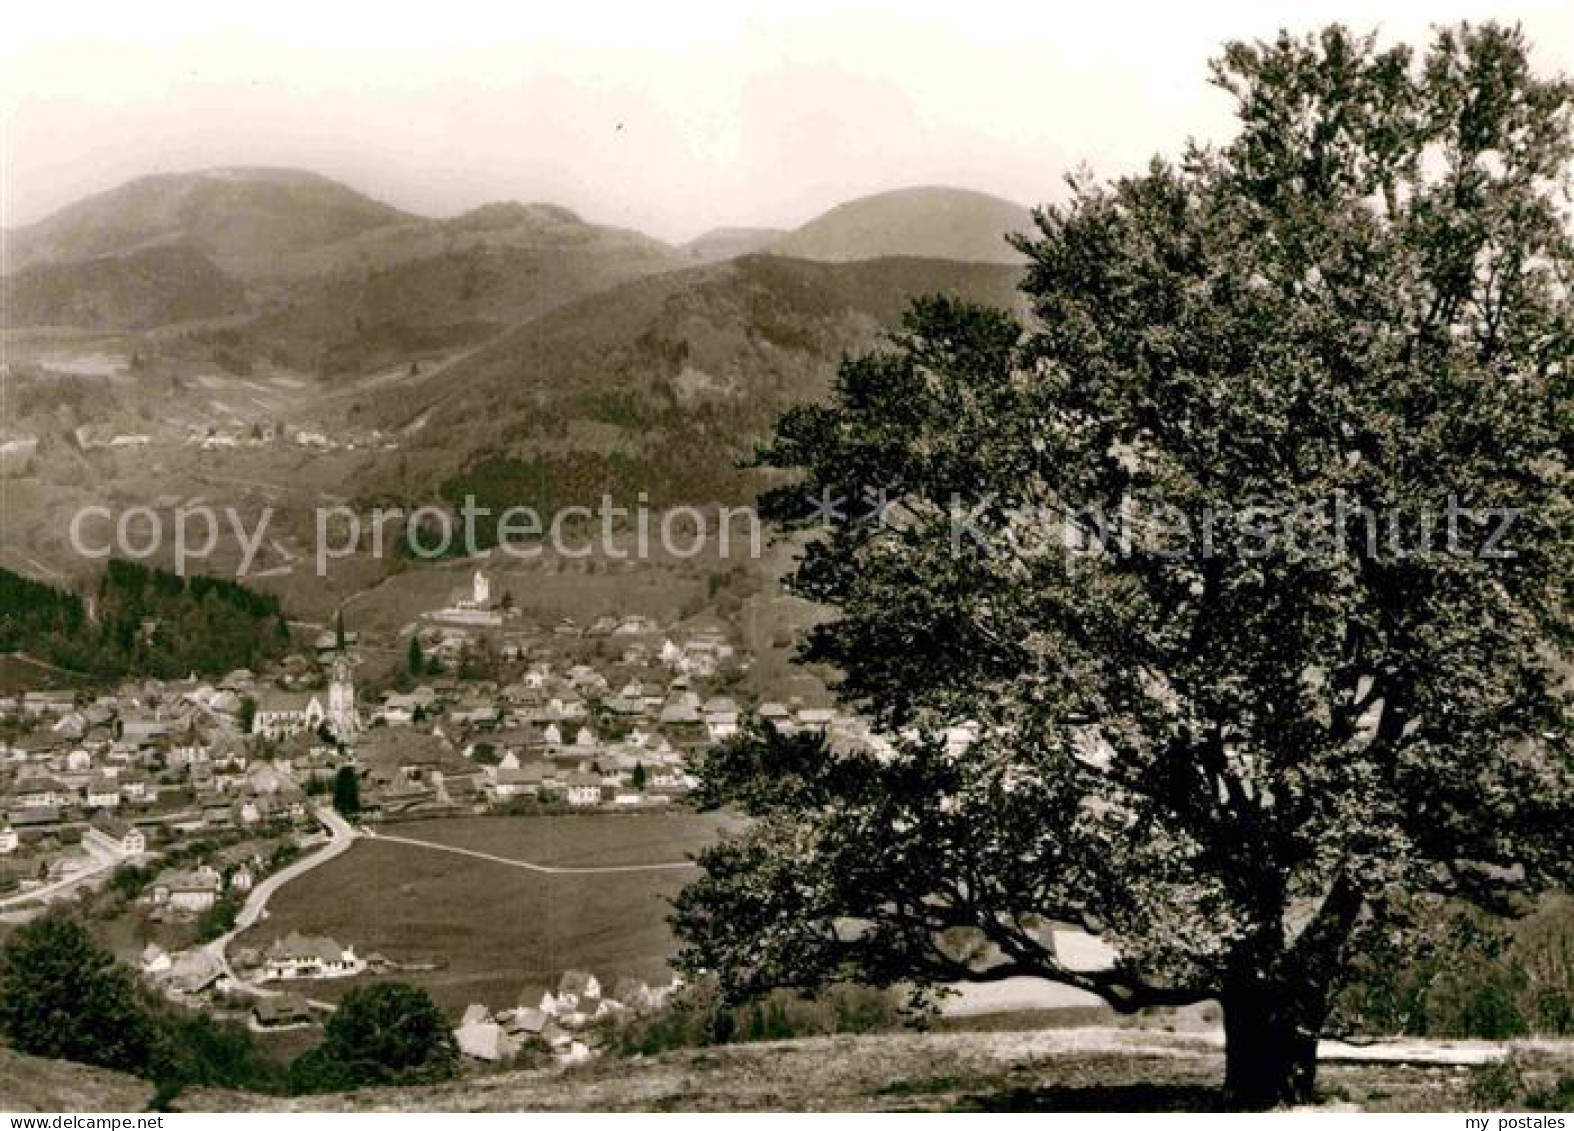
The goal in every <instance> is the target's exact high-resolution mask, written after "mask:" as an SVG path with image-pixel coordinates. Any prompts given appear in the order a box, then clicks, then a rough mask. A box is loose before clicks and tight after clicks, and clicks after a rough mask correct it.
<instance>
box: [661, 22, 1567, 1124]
mask: <svg viewBox="0 0 1574 1131" xmlns="http://www.w3.org/2000/svg"><path fill="white" fill-rule="evenodd" d="M1527 56H1528V48H1527V44H1526V43H1525V42H1524V40H1523V39H1522V38H1521V36H1520V34H1519V33H1518V32H1517V31H1516V30H1509V29H1505V28H1501V27H1497V26H1490V25H1489V26H1485V27H1479V28H1469V27H1460V28H1455V29H1450V30H1445V31H1440V32H1438V33H1437V34H1436V36H1435V38H1434V39H1433V41H1432V42H1431V43H1430V44H1429V46H1428V47H1427V48H1426V49H1425V50H1424V51H1422V52H1419V53H1413V52H1412V51H1411V50H1409V49H1408V48H1405V47H1402V46H1401V47H1393V48H1391V49H1382V48H1380V47H1379V46H1378V45H1377V44H1376V43H1375V42H1374V41H1373V40H1372V39H1370V38H1363V37H1358V36H1354V35H1352V34H1350V33H1348V32H1346V31H1345V30H1343V29H1340V28H1331V29H1328V30H1326V31H1324V32H1322V33H1321V34H1319V35H1316V36H1313V37H1310V38H1304V39H1303V38H1295V37H1291V36H1288V35H1285V36H1281V37H1279V38H1278V39H1277V40H1275V41H1272V42H1261V43H1254V44H1244V43H1237V44H1232V45H1230V46H1228V47H1227V49H1226V50H1225V52H1224V54H1223V56H1222V58H1221V59H1220V60H1219V61H1218V62H1217V63H1216V64H1215V66H1214V81H1215V83H1216V85H1217V86H1219V87H1220V88H1222V89H1223V90H1224V91H1227V92H1228V93H1229V94H1230V95H1231V96H1233V99H1234V102H1235V105H1236V108H1237V113H1238V118H1239V126H1240V129H1239V132H1238V134H1237V135H1236V136H1235V138H1234V140H1232V141H1230V142H1228V143H1227V144H1223V145H1220V146H1209V147H1204V146H1200V145H1196V144H1192V145H1190V146H1188V147H1187V149H1186V150H1185V152H1184V155H1183V156H1182V157H1181V158H1180V159H1179V160H1178V161H1176V162H1174V163H1169V162H1165V161H1160V160H1155V161H1154V162H1153V163H1152V164H1151V166H1150V167H1149V168H1148V169H1147V171H1146V172H1144V173H1143V174H1141V175H1138V176H1132V177H1128V178H1125V179H1121V180H1118V181H1115V182H1114V183H1109V184H1100V183H1094V182H1093V181H1092V180H1091V179H1089V178H1085V177H1084V178H1076V179H1073V182H1072V186H1071V189H1072V191H1071V193H1070V196H1069V202H1068V203H1066V204H1064V205H1063V206H1056V207H1049V208H1045V209H1042V210H1041V211H1040V212H1039V213H1038V215H1037V220H1038V232H1037V234H1036V236H1035V237H1034V238H1032V239H1029V240H1024V241H1022V243H1021V245H1020V246H1021V247H1022V250H1023V251H1025V252H1026V253H1027V255H1028V256H1029V257H1030V259H1029V264H1028V269H1027V274H1026V281H1025V284H1024V294H1025V299H1026V302H1025V304H1024V305H1025V307H1026V308H1028V311H1030V314H1031V317H1027V318H1026V319H1025V322H1019V321H1018V319H1017V318H1016V317H1014V316H1013V315H1010V314H1007V313H1003V312H997V311H991V310H984V309H979V308H975V307H970V306H967V305H964V304H959V303H955V302H951V301H948V300H945V299H934V300H928V301H925V302H923V303H921V304H919V305H918V306H917V307H916V308H915V309H914V311H913V312H912V314H911V316H910V319H909V322H908V328H907V332H906V333H905V334H903V335H901V336H899V337H898V338H897V340H896V343H895V348H893V349H890V350H886V351H883V352H880V353H877V354H875V355H873V356H868V357H864V358H861V359H856V360H852V361H850V362H848V363H846V364H844V365H843V367H842V369H841V371H840V374H839V377H838V380H837V383H836V386H835V389H834V393H833V396H832V398H831V400H830V402H829V403H827V404H824V405H815V406H810V407H803V408H799V409H797V410H794V411H792V412H791V413H789V414H788V415H787V416H786V417H785V418H784V419H783V420H782V421H781V423H780V424H779V426H778V429H777V435H776V436H775V438H774V439H773V440H772V441H771V443H770V444H769V445H767V447H766V448H765V450H764V451H763V454H762V455H763V458H762V462H763V463H764V464H766V465H768V466H773V467H777V468H782V469H789V470H793V471H796V472H798V473H799V475H798V476H797V477H796V482H795V483H794V485H793V486H791V487H787V488H783V489H778V490H776V491H775V492H773V493H772V494H770V495H769V496H767V499H766V503H767V506H768V509H769V510H770V512H771V513H772V514H773V516H774V517H775V518H776V519H777V520H778V521H780V522H781V523H782V524H783V525H784V526H786V527H788V528H797V529H804V528H810V529H812V530H813V531H814V535H815V536H814V537H812V538H811V539H810V540H809V542H808V545H807V549H806V550H805V552H804V554H803V557H802V559H801V561H800V563H799V565H798V568H797V570H796V572H795V574H794V577H793V579H792V580H793V584H794V585H795V587H796V590H797V591H798V592H799V593H801V594H802V595H804V596H806V597H809V598H812V599H813V600H815V601H818V602H822V603H823V604H825V605H826V606H829V607H830V608H832V609H833V610H834V613H835V615H834V616H833V617H832V618H831V619H829V620H828V621H827V622H826V623H824V624H822V625H820V626H819V627H817V628H815V629H814V630H813V631H812V632H811V633H810V635H809V637H808V639H807V642H806V645H805V652H806V658H807V659H808V660H811V661H815V662H820V663H826V664H829V665H833V666H834V667H835V668H837V669H839V671H840V672H841V673H842V676H841V682H840V684H839V693H840V694H841V695H842V697H843V698H844V699H845V700H846V701H847V702H848V703H850V704H852V705H855V706H857V707H858V708H860V709H862V710H864V711H866V712H868V713H869V714H870V715H871V716H872V717H873V719H874V720H875V722H876V723H877V724H878V728H879V730H880V732H881V733H883V734H885V735H888V736H890V741H889V743H888V744H882V745H880V746H878V747H876V748H872V749H856V748H854V749H849V748H847V745H846V744H844V743H840V742H828V741H826V740H825V739H822V738H821V737H819V736H816V735H803V734H798V735H782V734H778V733H775V732H774V731H772V730H770V729H769V728H766V727H763V726H756V727H755V728H753V729H752V730H751V731H749V732H748V733H747V734H746V735H744V736H743V737H742V738H741V739H740V740H738V741H736V742H733V743H731V744H729V745H726V746H724V747H722V748H720V749H718V750H717V751H715V752H713V753H712V754H711V755H710V756H708V757H706V758H705V759H704V760H703V763H702V765H701V767H700V773H701V777H702V780H703V784H704V796H705V798H706V800H707V801H709V802H710V803H713V804H733V805H737V806H739V807H740V808H741V809H743V810H744V811H746V812H747V813H749V814H751V815H752V817H753V820H752V821H751V822H750V823H749V825H748V827H747V829H746V830H745V831H743V832H742V833H740V834H738V835H736V836H734V837H732V838H730V839H728V840H726V841H724V842H723V843H722V844H721V845H719V846H718V847H716V848H714V849H712V850H710V851H708V852H706V853H705V854H704V857H703V864H704V867H705V872H704V874H703V876H702V878H701V879H699V880H698V881H696V882H695V883H694V884H693V885H691V886H690V887H689V888H687V889H686V890H685V891H684V893H683V894H682V896H681V897H680V899H679V901H678V907H677V911H676V914H675V918H674V922H675V924H676V927H677V929H678V931H679V934H680V936H681V938H682V939H683V941H684V950H683V954H682V962H683V963H684V964H685V965H686V966H687V967H688V968H690V969H693V970H710V971H714V972H716V973H717V974H718V976H719V977H720V979H721V980H722V983H723V985H724V986H725V987H726V988H727V989H728V990H729V991H730V992H732V993H733V994H736V995H746V994H750V993H754V992H758V991H760V990H762V989H764V988H766V987H769V986H777V985H796V986H802V987H811V988H812V987H816V986H821V985H824V984H826V983H828V982H832V981H835V980H838V979H856V980H863V981H869V982H875V983H892V982H897V981H912V982H915V983H917V984H918V985H920V986H922V985H933V984H938V983H946V982H952V981H959V980H960V981H967V980H971V981H979V980H994V979H1001V978H1006V977H1012V976H1018V975H1037V976H1041V977H1044V978H1048V979H1051V980H1053V981H1056V982H1061V983H1065V984H1068V985H1071V986H1077V987H1080V988H1082V989H1085V990H1088V991H1090V992H1092V993H1094V994H1097V995H1099V996H1100V997H1102V998H1104V999H1105V1000H1107V1001H1109V1002H1110V1003H1112V1004H1113V1005H1114V1006H1115V1007H1116V1008H1118V1009H1121V1010H1135V1009H1140V1008H1143V1007H1146V1006H1162V1005H1179V1004H1185V1003H1191V1002H1197V1001H1201V1000H1205V999H1217V1000H1218V1001H1219V1002H1221V1003H1222V1006H1223V1010H1224V1017H1225V1032H1226V1038H1227V1057H1226V1061H1227V1068H1226V1082H1225V1083H1226V1093H1227V1096H1228V1098H1229V1099H1230V1100H1231V1101H1232V1102H1234V1103H1237V1104H1241V1105H1254V1106H1256V1105H1271V1104H1275V1103H1280V1102H1294V1101H1301V1100H1304V1099H1306V1098H1307V1097H1308V1096H1309V1095H1310V1094H1311V1091H1312V1085H1313V1081H1314V1073H1315V1056H1316V1044H1317V1039H1318V1036H1319V1031H1320V1027H1321V1025H1322V1023H1323V1021H1324V1019H1325V1017H1326V1014H1327V1010H1328V1005H1329V997H1330V994H1331V993H1332V992H1334V991H1335V990H1336V989H1337V987H1338V984H1339V979H1340V975H1341V971H1342V970H1344V969H1345V968H1346V964H1347V962H1348V960H1349V958H1350V957H1351V955H1352V954H1354V953H1357V952H1358V950H1359V948H1361V947H1362V946H1363V945H1364V941H1363V940H1364V939H1365V938H1367V937H1368V934H1367V933H1368V932H1375V931H1381V932H1383V934H1384V936H1385V937H1391V936H1392V935H1393V933H1394V932H1395V931H1396V930H1399V929H1401V928H1402V927H1403V925H1404V923H1403V919H1402V913H1403V909H1404V908H1406V907H1410V906H1414V905H1415V904H1416V901H1415V900H1414V899H1413V898H1412V897H1413V896H1414V895H1415V894H1416V893H1421V892H1442V893H1446V894H1448V895H1450V896H1453V897H1465V898H1471V899H1476V900H1481V901H1485V902H1488V903H1493V904H1494V905H1500V904H1501V903H1502V901H1503V900H1504V899H1505V898H1507V897H1508V896H1510V895H1513V894H1515V893H1521V892H1524V893H1528V892H1531V891H1534V890H1535V889H1536V888H1537V887H1538V885H1543V884H1546V883H1548V882H1562V883H1566V882H1567V881H1568V879H1569V871H1570V867H1571V861H1574V781H1571V778H1574V773H1571V762H1570V742H1569V738H1568V726H1569V715H1568V704H1567V699H1566V686H1565V683H1564V677H1562V676H1560V666H1559V665H1560V655H1566V654H1567V653H1566V651H1564V650H1565V649H1566V648H1567V647H1568V644H1569V640H1570V616H1569V608H1570V606H1569V601H1570V599H1571V597H1574V593H1571V591H1570V589H1571V585H1570V583H1571V579H1574V561H1571V544H1574V539H1571V537H1570V535H1571V504H1570V486H1571V482H1570V462H1569V461H1570V457H1571V454H1574V453H1571V452H1570V440H1571V423H1574V417H1571V411H1570V404H1571V401H1570V395H1569V394H1570V380H1571V378H1570V374H1569V370H1568V366H1569V363H1570V360H1571V358H1570V353H1571V350H1570V344H1571V335H1570V329H1571V313H1574V310H1571V303H1570V292H1569V285H1570V269H1571V266H1574V254H1571V245H1570V236H1569V232H1570V228H1569V217H1568V214H1567V210H1566V205H1567V201H1568V199H1569V198H1568V196H1567V193H1568V190H1569V183H1570V176H1569V173H1570V105H1571V90H1570V86H1569V85H1568V84H1567V83H1566V82H1564V81H1562V80H1561V79H1547V78H1542V77H1538V76H1537V75H1536V74H1535V73H1534V71H1533V70H1532V68H1531V66H1530V64H1529V62H1528V58H1527ZM806 498H813V499H815V500H817V505H816V506H814V507H812V508H806V507H805V505H804V500H805V499H806ZM1254 507H1255V508H1256V509H1253V508H1254ZM1490 508H1514V510H1515V513H1516V515H1517V519H1516V520H1515V521H1514V522H1513V523H1512V525H1511V527H1510V528H1509V529H1508V531H1507V533H1506V535H1502V532H1501V530H1500V529H1499V528H1500V527H1502V525H1503V518H1502V517H1501V516H1499V515H1498V514H1496V513H1494V512H1492V511H1491V509H1490ZM865 510H867V511H869V514H868V515H867V516H865V515H864V512H865ZM842 515H846V516H849V517H848V519H847V520H846V521H832V522H830V523H827V519H836V518H838V517H839V516H842ZM1391 523H1398V525H1397V526H1391V525H1390V524H1391ZM827 527H828V528H827ZM1394 530H1397V531H1398V532H1399V538H1398V540H1397V542H1396V541H1395V540H1394V539H1393V538H1392V537H1391V533H1392V531H1394ZM1500 535H1501V536H1500ZM1062 931H1064V932H1068V933H1061V932H1062ZM1072 931H1082V932H1088V933H1091V934H1093V935H1095V936H1097V937H1099V938H1100V939H1102V940H1103V941H1105V942H1106V943H1107V944H1108V945H1109V947H1110V948H1111V950H1112V952H1113V954H1114V955H1115V956H1116V957H1114V958H1113V959H1112V960H1111V961H1108V962H1105V963H1102V964H1100V963H1097V962H1089V961H1074V960H1073V959H1072V957H1071V955H1070V952H1069V951H1066V950H1065V949H1064V947H1063V946H1062V947H1057V945H1056V943H1057V940H1060V941H1062V942H1063V941H1064V940H1066V939H1067V938H1069V937H1071V936H1070V934H1069V933H1070V932H1072Z"/></svg>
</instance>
